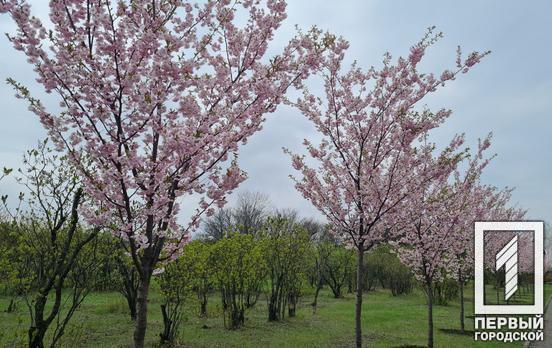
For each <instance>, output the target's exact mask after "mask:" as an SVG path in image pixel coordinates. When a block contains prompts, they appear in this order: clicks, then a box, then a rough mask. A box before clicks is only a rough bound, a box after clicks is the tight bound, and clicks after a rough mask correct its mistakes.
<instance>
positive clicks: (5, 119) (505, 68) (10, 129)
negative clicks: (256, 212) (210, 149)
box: [0, 0, 552, 221]
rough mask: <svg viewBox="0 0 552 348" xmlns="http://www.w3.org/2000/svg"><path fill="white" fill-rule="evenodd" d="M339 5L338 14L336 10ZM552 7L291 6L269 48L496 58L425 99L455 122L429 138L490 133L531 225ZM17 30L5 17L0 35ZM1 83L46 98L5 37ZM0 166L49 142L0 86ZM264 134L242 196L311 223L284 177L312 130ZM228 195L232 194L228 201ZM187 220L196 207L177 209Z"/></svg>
mask: <svg viewBox="0 0 552 348" xmlns="http://www.w3.org/2000/svg"><path fill="white" fill-rule="evenodd" d="M31 3H32V4H35V7H34V10H33V11H34V13H36V14H38V15H39V16H40V17H44V16H45V15H47V4H46V3H47V2H46V1H44V0H40V1H38V0H35V1H31ZM337 4H338V5H337ZM551 16H552V2H550V1H544V0H543V1H530V2H523V1H498V0H497V1H455V2H450V1H447V2H445V1H407V0H404V1H383V0H382V1H362V0H358V1H352V0H348V1H347V0H342V1H339V2H335V1H299V0H294V1H290V3H289V4H288V19H287V20H286V22H285V24H284V26H283V27H282V28H281V30H280V31H279V32H278V33H277V37H276V40H275V41H274V42H273V44H272V45H271V47H272V48H273V49H274V50H275V51H276V50H277V49H278V48H281V47H283V46H284V44H285V43H286V42H287V40H288V39H289V38H290V37H291V36H292V35H293V33H294V25H295V24H297V25H298V26H299V27H300V28H303V29H308V28H309V27H310V26H312V25H318V26H319V27H321V28H323V29H327V30H329V31H331V32H333V33H335V34H338V35H342V36H344V37H345V38H347V39H348V40H349V42H350V44H351V48H350V50H349V52H348V54H347V57H348V60H349V61H352V60H354V59H356V60H357V61H358V62H359V64H360V65H361V66H364V67H369V66H370V65H375V66H379V65H380V62H381V56H382V54H383V53H384V52H385V51H390V52H391V53H392V54H393V56H394V57H397V56H399V55H406V54H408V48H409V46H410V45H411V44H413V43H415V42H416V41H417V40H418V39H419V38H420V37H421V36H422V35H423V34H424V31H425V28H427V27H429V26H433V25H435V26H437V28H438V29H439V30H440V31H442V32H444V34H445V37H444V38H443V39H442V40H440V41H439V42H438V43H437V44H436V45H435V46H434V47H433V48H431V49H430V50H429V52H428V55H427V57H426V59H425V60H424V63H423V65H422V70H425V71H427V72H439V73H440V72H441V70H443V69H444V68H447V67H452V66H454V60H455V50H456V46H457V45H461V46H462V48H463V51H464V52H469V51H472V50H480V51H483V50H491V51H492V54H491V55H490V56H488V57H486V58H485V59H484V61H483V62H482V63H481V64H479V65H478V66H477V67H475V68H474V69H473V70H472V71H471V72H470V73H469V74H467V75H462V76H460V78H458V79H457V80H456V81H454V82H453V83H451V84H449V85H447V86H446V87H445V88H443V89H441V90H439V91H438V92H437V93H436V94H435V95H432V96H431V97H430V98H428V100H427V104H428V105H429V106H432V107H447V108H451V109H452V110H453V111H454V113H453V115H452V116H451V118H450V119H449V120H448V121H447V122H446V124H445V125H443V126H442V127H441V128H439V129H438V130H436V131H435V132H433V134H432V138H433V140H434V141H436V142H437V143H439V144H445V143H447V142H448V141H449V140H450V139H451V138H452V136H453V135H454V134H456V133H463V132H465V133H466V137H467V140H468V143H469V145H471V146H472V147H475V146H476V144H477V139H478V138H480V137H484V136H485V135H486V134H487V133H488V132H490V131H492V132H493V133H494V140H493V146H492V151H493V152H496V153H497V154H498V157H497V158H496V159H495V160H494V161H493V162H492V164H491V165H490V166H489V167H488V169H487V171H486V173H485V174H484V176H483V181H484V182H485V183H489V184H493V185H496V186H498V187H504V186H510V187H512V186H513V187H516V190H515V192H514V195H513V198H514V201H516V202H517V203H519V205H520V206H522V207H524V208H526V209H528V210H529V212H528V216H527V217H528V218H529V219H539V220H540V219H544V220H547V221H552V211H551V208H552V205H551V204H550V197H551V196H552V186H551V185H550V181H549V178H550V172H551V170H552V161H551V159H552V154H551V149H552V133H551V130H552V118H551V116H552V115H551V112H552V64H551V63H550V62H551V54H552V35H551V34H552V30H551V27H550V24H551V19H552V18H551ZM12 30H13V25H12V24H11V23H10V22H9V20H8V18H7V17H6V16H0V32H2V33H3V32H11V31H12ZM7 77H13V78H15V79H16V80H18V81H20V82H22V83H23V84H25V85H27V86H29V87H30V89H31V91H32V93H33V95H35V96H38V97H41V98H43V99H45V100H44V101H45V104H47V105H56V103H55V101H56V100H55V99H52V97H45V96H44V94H43V93H41V87H40V86H38V85H37V83H36V82H34V78H35V76H34V74H33V72H32V69H31V68H30V66H28V65H27V64H26V62H25V58H24V57H23V56H22V55H21V54H20V53H18V52H15V51H14V50H13V49H12V48H11V46H10V44H9V43H8V41H7V39H6V38H5V37H4V36H1V37H0V80H1V81H4V80H5V79H6V78H7ZM0 96H1V103H2V107H1V109H0V110H1V111H0V124H1V126H0V167H1V166H7V167H13V168H17V167H19V166H20V165H21V156H22V154H23V152H24V151H25V150H27V149H29V148H30V147H32V146H33V145H35V144H36V142H37V140H38V139H40V138H43V137H44V136H45V132H44V131H43V130H42V128H41V125H40V124H39V122H38V120H37V118H36V117H35V116H34V114H31V113H30V112H29V111H28V110H27V105H26V104H25V103H24V102H22V101H21V100H17V99H15V98H14V97H13V91H12V90H11V89H10V88H9V87H8V86H7V85H6V84H5V83H3V82H1V83H0ZM267 118H268V120H267V122H266V124H265V126H264V129H263V131H261V132H260V133H258V134H256V135H254V136H253V137H252V138H251V140H250V142H249V143H248V144H247V145H246V146H244V147H243V148H242V151H241V152H240V157H239V158H240V159H239V162H240V164H241V166H242V168H243V169H245V170H246V171H247V172H248V175H249V179H248V180H247V181H246V182H245V183H244V184H242V185H241V187H240V189H239V190H238V191H237V192H239V191H240V190H250V191H259V192H263V193H266V194H267V195H269V196H270V199H271V201H272V202H273V203H274V205H275V206H276V207H278V208H293V209H297V210H298V211H299V212H300V213H301V214H302V215H303V216H307V217H308V216H312V217H318V216H319V215H318V214H317V212H316V210H315V209H314V208H313V207H312V206H311V205H310V203H308V202H307V201H305V200H304V199H303V198H302V197H301V196H300V195H299V194H298V193H297V192H296V191H295V190H294V188H293V184H292V182H291V180H290V179H289V178H288V175H289V174H291V173H292V170H291V169H290V162H289V159H288V158H287V156H285V155H284V154H283V152H282V150H281V149H282V147H283V146H285V147H288V148H290V149H292V150H294V151H296V152H297V151H302V147H301V142H302V140H303V138H305V137H307V138H312V137H315V136H316V135H315V132H314V128H313V127H312V125H311V124H310V123H309V122H308V121H307V120H305V119H303V118H302V116H301V115H300V114H299V113H298V112H297V111H295V110H293V109H291V108H288V107H280V108H279V109H278V110H277V111H276V112H275V113H274V114H271V115H269V116H268V117H267ZM17 191H18V188H17V187H16V186H15V184H14V182H13V180H11V179H10V180H5V181H4V182H2V183H0V192H2V193H4V192H7V193H10V194H14V193H15V192H17ZM235 195H236V194H234V195H232V196H231V197H230V202H231V203H232V202H233V201H234V199H235ZM182 208H183V209H182V212H181V214H182V217H181V219H182V220H183V221H185V220H186V216H187V215H188V212H189V211H192V210H194V209H195V207H189V210H187V209H186V208H187V207H186V205H183V207H182Z"/></svg>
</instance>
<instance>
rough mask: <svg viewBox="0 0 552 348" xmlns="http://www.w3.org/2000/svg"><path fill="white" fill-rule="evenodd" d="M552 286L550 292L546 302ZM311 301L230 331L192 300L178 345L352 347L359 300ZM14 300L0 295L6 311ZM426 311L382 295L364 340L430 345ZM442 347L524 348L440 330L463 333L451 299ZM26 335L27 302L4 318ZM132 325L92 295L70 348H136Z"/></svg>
mask: <svg viewBox="0 0 552 348" xmlns="http://www.w3.org/2000/svg"><path fill="white" fill-rule="evenodd" d="M551 289H552V286H551V285H550V284H549V285H547V286H546V291H547V298H548V296H549V295H550V293H551V291H550V290H551ZM466 293H467V297H468V298H467V302H466V310H467V313H466V315H467V316H468V318H467V319H466V324H467V329H468V330H473V319H470V318H469V316H470V315H471V314H472V311H473V302H472V298H471V297H472V293H473V292H472V291H471V290H468V291H467V292H466ZM311 300H312V296H311V295H305V296H304V297H303V298H302V302H301V305H300V307H299V309H298V313H297V317H295V318H291V319H286V320H284V321H282V322H279V323H269V322H267V320H266V301H265V299H264V297H263V296H261V298H260V299H259V302H258V304H257V306H256V307H255V308H254V309H252V310H250V311H249V312H248V313H247V320H246V324H245V327H244V328H242V329H240V330H236V331H228V330H226V329H224V323H223V319H222V316H221V309H220V304H219V300H218V298H217V297H216V296H214V295H213V297H211V298H210V303H209V306H208V311H209V317H208V318H206V319H199V318H197V316H196V315H195V314H194V313H195V312H196V306H195V303H194V300H190V303H189V305H188V307H187V310H186V318H185V319H186V320H185V322H184V323H183V325H182V329H181V332H180V343H179V345H178V346H179V347H239V348H246V347H351V346H353V342H354V341H353V336H354V318H353V315H354V306H355V301H354V296H353V295H351V294H348V295H346V296H345V297H344V298H342V299H334V298H332V297H331V294H330V293H329V292H326V291H323V292H322V293H321V297H320V299H319V307H318V310H317V312H316V314H314V313H313V312H312V308H311V307H310V305H309V303H310V301H311ZM159 304H160V297H159V295H158V292H157V291H156V289H154V291H153V292H152V298H151V300H150V302H149V311H150V312H149V322H148V333H147V345H148V346H150V347H154V346H158V337H159V336H158V335H159V332H160V331H161V326H162V323H161V315H160V310H159ZM7 305H8V299H7V298H2V297H0V309H2V310H3V309H5V308H6V307H7ZM426 315H427V307H426V305H425V300H424V297H423V295H422V293H421V292H419V291H415V292H414V293H412V294H410V295H406V296H399V297H393V296H392V295H391V294H390V292H388V291H387V290H383V289H379V290H376V291H372V292H368V293H366V294H365V296H364V305H363V329H364V336H365V339H364V342H365V345H366V346H369V347H400V346H408V345H409V346H423V345H425V342H426V333H427V326H426ZM434 316H435V319H434V320H435V344H436V347H447V348H451V347H505V346H506V347H508V346H509V347H516V346H517V347H520V346H521V344H517V345H515V344H510V345H506V344H503V343H502V344H499V343H483V342H474V341H473V338H472V337H473V336H472V335H459V334H454V333H448V332H445V331H442V329H444V330H447V329H456V328H458V325H459V323H458V320H459V319H458V316H459V305H458V302H456V301H452V302H451V303H449V305H448V306H436V307H435V312H434ZM26 329H27V312H26V306H25V304H24V303H23V302H21V303H20V304H19V306H18V311H17V312H16V313H10V314H8V313H5V312H3V311H2V312H0V346H1V347H20V346H24V345H25V342H26V341H25V339H26ZM132 330H133V327H132V322H131V321H130V319H129V317H128V314H127V310H126V306H125V302H124V299H123V298H122V297H121V296H120V295H119V294H117V293H93V294H91V295H90V296H89V297H88V298H87V299H86V300H85V302H84V303H83V305H82V307H81V308H80V310H79V311H78V312H77V313H76V314H75V317H74V318H73V320H72V324H71V325H70V327H69V329H68V330H67V332H66V335H65V336H64V340H63V342H62V346H64V347H130V346H131V338H132Z"/></svg>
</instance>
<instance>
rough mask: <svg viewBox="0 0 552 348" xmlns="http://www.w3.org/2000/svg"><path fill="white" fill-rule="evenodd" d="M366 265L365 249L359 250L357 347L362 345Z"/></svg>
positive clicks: (356, 317)
mask: <svg viewBox="0 0 552 348" xmlns="http://www.w3.org/2000/svg"><path fill="white" fill-rule="evenodd" d="M363 265H364V249H363V248H359V249H358V250H357V288H356V304H355V342H356V347H357V348H361V347H362V283H363V280H362V278H363V277H362V276H363Z"/></svg>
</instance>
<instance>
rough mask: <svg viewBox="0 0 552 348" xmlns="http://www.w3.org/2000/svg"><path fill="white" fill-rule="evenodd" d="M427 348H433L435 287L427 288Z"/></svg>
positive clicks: (430, 285) (429, 286)
mask: <svg viewBox="0 0 552 348" xmlns="http://www.w3.org/2000/svg"><path fill="white" fill-rule="evenodd" d="M427 348H433V286H432V284H429V285H428V286H427Z"/></svg>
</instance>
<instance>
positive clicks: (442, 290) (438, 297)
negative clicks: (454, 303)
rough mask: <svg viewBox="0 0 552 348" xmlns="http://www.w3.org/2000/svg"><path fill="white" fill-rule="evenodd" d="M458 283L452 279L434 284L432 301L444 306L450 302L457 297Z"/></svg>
mask: <svg viewBox="0 0 552 348" xmlns="http://www.w3.org/2000/svg"><path fill="white" fill-rule="evenodd" d="M458 291H459V289H458V282H457V281H456V280H454V279H444V280H442V281H440V282H438V283H436V284H435V286H434V288H433V292H434V294H433V300H434V302H435V303H436V304H438V305H441V306H446V305H447V304H448V303H449V301H450V300H452V299H454V298H456V297H458Z"/></svg>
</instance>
